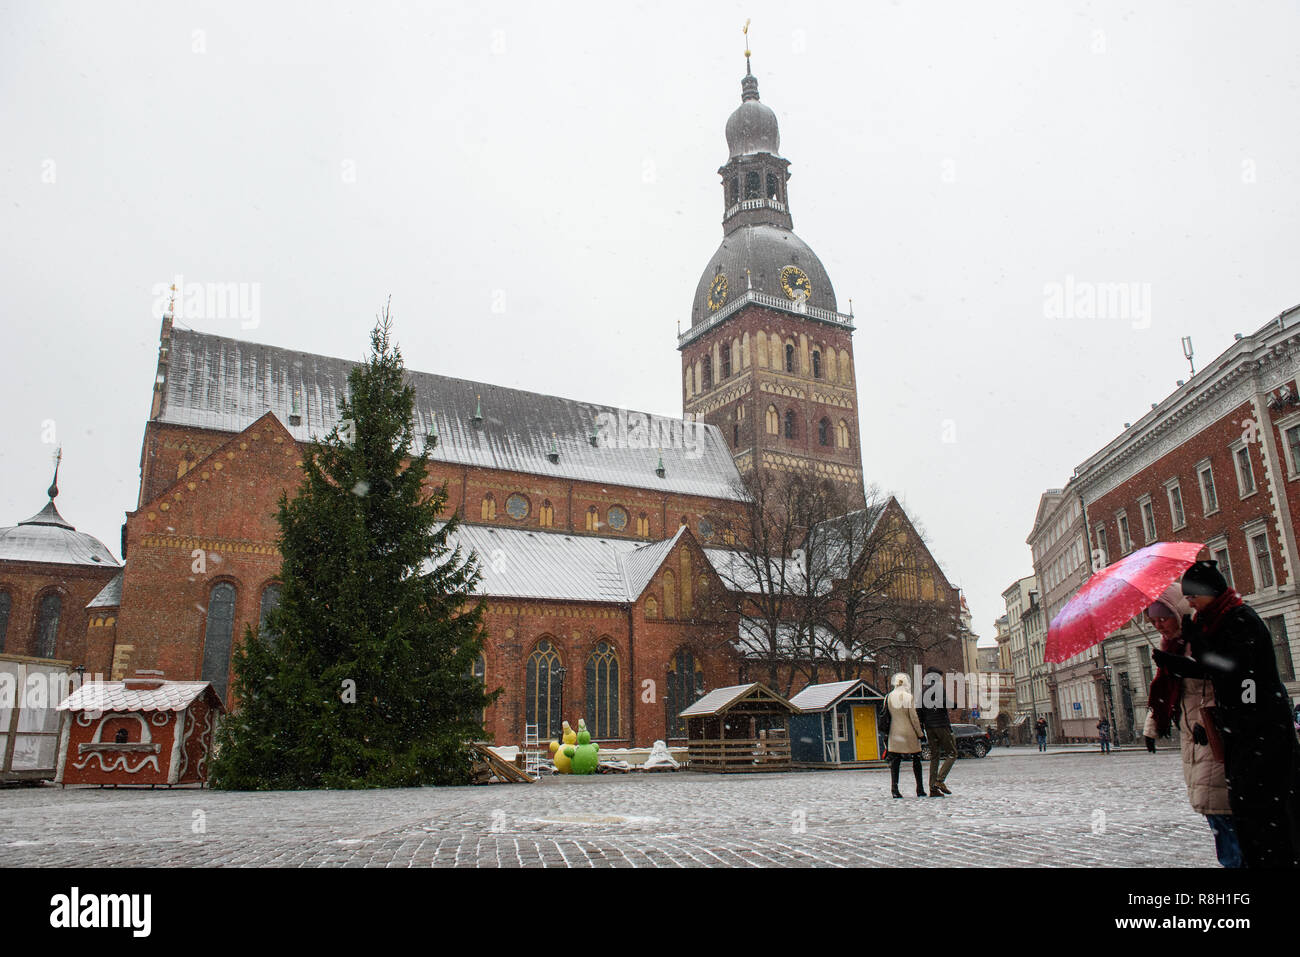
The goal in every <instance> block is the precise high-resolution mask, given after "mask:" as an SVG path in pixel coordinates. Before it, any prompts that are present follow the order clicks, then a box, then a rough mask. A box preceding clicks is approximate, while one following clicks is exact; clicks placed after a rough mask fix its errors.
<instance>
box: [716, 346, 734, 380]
mask: <svg viewBox="0 0 1300 957" xmlns="http://www.w3.org/2000/svg"><path fill="white" fill-rule="evenodd" d="M721 362H722V365H721V368H720V369H719V370H718V373H719V374H718V378H719V380H721V379H730V378H731V349H730V348H724V349H723V350H722V357H721Z"/></svg>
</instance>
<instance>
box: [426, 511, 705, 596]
mask: <svg viewBox="0 0 1300 957" xmlns="http://www.w3.org/2000/svg"><path fill="white" fill-rule="evenodd" d="M683 534H685V526H683V527H681V528H679V529H678V530H677V532H676V534H674V535H673V537H672V538H668V539H664V540H663V541H660V542H651V543H646V542H638V541H628V540H626V539H619V538H598V537H596V536H594V535H568V534H565V533H564V532H542V531H536V530H532V531H530V530H528V529H522V528H499V527H494V526H490V525H468V524H464V525H461V526H460V527H459V528H458V529H457V531H456V533H455V534H454V535H453V536H452V543H453V544H456V545H459V546H460V547H461V549H462V551H464V552H469V551H470V550H471V549H473V550H474V551H475V552H476V553H477V554H478V558H479V570H480V573H481V578H480V580H479V583H478V586H477V588H476V589H475V594H479V595H483V596H485V597H493V598H549V599H552V600H557V601H596V602H616V603H619V604H622V603H626V602H633V601H636V600H637V599H638V598H639V597H640V596H641V593H642V592H643V591H645V589H646V586H647V585H648V584H649V583H650V579H651V578H652V577H653V576H654V573H655V572H656V571H658V570H659V567H660V565H662V564H663V561H664V559H665V558H667V557H668V554H669V552H671V551H672V549H673V547H674V546H675V545H676V544H677V542H678V541H679V540H680V539H681V537H682V535H683Z"/></svg>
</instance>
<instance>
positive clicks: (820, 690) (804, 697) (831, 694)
mask: <svg viewBox="0 0 1300 957" xmlns="http://www.w3.org/2000/svg"><path fill="white" fill-rule="evenodd" d="M859 687H861V688H862V689H864V690H865V691H866V692H867V695H868V696H869V697H874V698H883V697H884V695H883V694H881V693H880V692H879V691H877V690H876V689H875V688H873V687H871V685H869V684H867V683H866V682H865V681H863V680H862V679H861V678H854V679H853V680H852V681H828V682H826V683H825V684H819V685H809V686H808V687H806V688H804V689H803V691H800V692H799V693H798V694H797V695H795V696H794V697H793V698H791V699H790V703H791V704H792V705H794V706H795V707H796V708H798V709H799V710H800V711H822V710H824V709H825V708H829V707H830V706H831V705H833V704H834V703H835V702H837V701H839V700H840V699H841V698H843V697H844V696H845V695H847V694H849V693H850V692H852V691H855V690H856V689H857V688H859Z"/></svg>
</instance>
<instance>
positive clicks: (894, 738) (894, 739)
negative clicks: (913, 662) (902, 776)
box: [885, 672, 925, 798]
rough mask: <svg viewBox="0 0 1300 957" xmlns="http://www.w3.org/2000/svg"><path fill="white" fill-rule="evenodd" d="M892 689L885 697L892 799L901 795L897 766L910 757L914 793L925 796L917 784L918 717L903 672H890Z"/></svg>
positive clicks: (919, 774) (919, 761)
mask: <svg viewBox="0 0 1300 957" xmlns="http://www.w3.org/2000/svg"><path fill="white" fill-rule="evenodd" d="M890 683H891V684H892V685H893V690H892V691H890V692H889V694H888V695H887V696H886V698H885V707H886V708H888V709H889V780H890V784H891V786H892V787H893V794H894V797H896V798H901V797H902V796H903V795H902V794H901V793H899V790H898V766H899V764H901V763H902V760H903V758H905V757H910V758H911V759H912V774H913V776H914V777H915V778H916V796H917V797H925V788H924V787H923V786H922V785H921V733H922V732H921V719H920V717H919V716H918V715H917V713H916V703H915V702H914V701H913V699H912V685H911V682H910V681H908V680H907V675H905V674H902V673H901V672H900V673H899V674H896V675H894V677H893V679H892V681H891V682H890Z"/></svg>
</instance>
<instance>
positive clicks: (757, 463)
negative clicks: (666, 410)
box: [677, 50, 863, 496]
mask: <svg viewBox="0 0 1300 957" xmlns="http://www.w3.org/2000/svg"><path fill="white" fill-rule="evenodd" d="M726 134H727V147H728V153H729V155H728V158H727V162H726V164H725V165H723V166H722V167H721V168H720V169H719V170H718V173H719V175H720V176H721V178H722V206H723V210H724V212H723V216H722V233H723V239H722V245H720V246H719V247H718V249H717V251H716V252H715V253H714V254H713V255H712V256H711V257H709V261H708V264H707V265H706V266H705V268H704V272H703V275H701V276H700V282H699V285H698V286H697V287H696V290H695V299H694V302H693V303H692V305H691V326H690V329H689V330H687V331H686V332H684V333H682V334H681V335H680V336H679V337H678V343H677V348H678V350H679V351H680V352H681V354H682V388H683V404H684V409H685V411H686V413H687V414H688V415H699V416H701V417H702V418H703V419H704V421H706V422H709V423H710V424H712V425H716V426H717V427H718V428H719V429H720V430H721V431H722V434H723V436H724V437H725V438H726V439H727V441H728V442H729V443H730V445H731V452H732V455H733V456H734V458H735V461H736V467H737V468H738V469H739V470H740V472H741V474H742V475H745V474H748V473H749V472H751V471H752V470H753V469H755V468H759V469H766V470H772V471H794V472H808V473H812V474H816V475H820V476H824V477H826V478H830V479H832V480H834V481H836V482H840V483H843V484H845V485H847V486H848V487H849V488H850V489H853V490H856V492H857V493H858V495H859V496H861V495H862V488H863V482H862V450H861V448H860V447H859V438H858V409H857V405H858V402H857V388H856V384H855V383H856V380H855V376H854V367H853V341H852V337H853V317H852V315H851V314H850V315H844V314H843V313H841V312H839V309H838V307H837V304H836V300H835V290H834V288H833V287H832V286H831V280H830V276H829V275H827V273H826V270H825V268H824V267H823V266H822V264H821V260H819V259H818V258H817V255H816V254H815V253H814V252H813V251H812V249H810V248H809V247H808V245H807V244H806V243H805V242H804V241H803V240H801V239H800V238H799V237H798V236H796V235H795V234H794V231H793V226H794V222H793V220H792V218H791V216H790V198H789V192H788V187H789V181H790V162H789V160H786V159H784V158H783V157H782V156H781V137H780V133H779V131H778V129H777V121H776V114H775V113H773V112H772V110H771V109H770V108H769V107H767V106H766V105H765V104H763V103H762V102H760V101H759V98H758V78H757V77H755V76H754V75H753V73H752V72H751V71H750V67H749V51H748V50H746V51H745V76H744V78H743V79H742V80H741V97H740V106H739V107H738V108H737V109H736V111H735V112H734V113H732V114H731V117H730V118H729V119H728V120H727V127H726Z"/></svg>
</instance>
